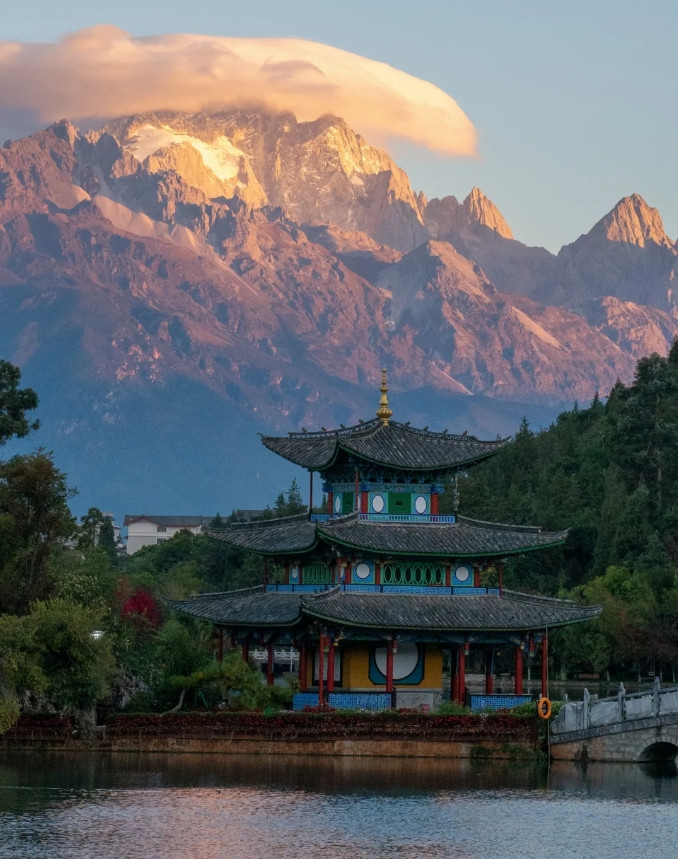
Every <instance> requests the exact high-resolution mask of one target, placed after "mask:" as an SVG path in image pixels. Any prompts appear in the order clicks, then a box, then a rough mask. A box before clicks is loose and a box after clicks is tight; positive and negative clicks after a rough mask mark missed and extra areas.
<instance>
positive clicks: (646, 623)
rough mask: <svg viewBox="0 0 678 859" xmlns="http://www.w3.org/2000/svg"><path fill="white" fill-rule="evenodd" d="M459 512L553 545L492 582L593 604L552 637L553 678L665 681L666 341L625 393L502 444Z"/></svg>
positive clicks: (672, 397) (676, 453) (670, 604)
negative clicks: (598, 675)
mask: <svg viewBox="0 0 678 859" xmlns="http://www.w3.org/2000/svg"><path fill="white" fill-rule="evenodd" d="M459 492H460V499H461V500H460V509H461V511H462V512H463V513H464V515H468V516H473V517H476V518H479V519H488V520H493V521H498V522H512V523H516V524H535V525H540V526H542V527H543V528H544V529H548V530H560V529H564V528H569V529H570V533H569V536H568V539H567V542H566V544H565V545H564V546H563V547H562V548H559V549H553V550H549V551H546V552H535V553H533V554H527V555H524V556H522V557H520V558H517V559H512V560H511V561H508V562H507V564H506V570H505V576H504V585H505V586H506V587H509V588H514V589H517V590H527V591H537V592H540V593H544V594H549V595H554V596H555V595H560V596H571V597H573V598H574V599H576V600H577V601H582V602H587V603H593V604H601V605H604V606H605V610H604V612H603V615H602V616H601V618H600V619H599V620H598V621H596V622H594V623H591V624H586V625H585V626H577V627H574V628H572V629H566V630H564V631H563V632H561V633H559V635H558V640H557V643H556V647H555V648H554V653H555V655H556V659H557V666H556V667H559V668H561V669H562V670H565V669H569V670H573V669H576V668H577V667H580V670H589V671H591V670H592V671H596V672H610V671H611V672H617V673H619V672H628V671H630V670H634V671H636V672H638V674H652V673H655V671H656V672H660V671H661V670H664V671H667V670H668V671H669V672H670V673H671V676H672V677H673V676H675V669H676V666H677V665H678V579H677V574H678V345H677V344H675V343H674V345H673V348H672V349H671V352H670V353H669V355H668V357H667V358H662V357H660V356H659V355H656V354H655V355H651V356H650V357H648V358H645V359H643V360H641V361H640V362H639V363H638V366H637V371H636V376H635V379H634V381H633V383H632V384H631V385H628V386H625V385H622V384H621V383H620V382H618V383H617V384H616V385H615V387H614V388H613V390H612V391H611V393H610V396H609V398H608V399H607V401H606V402H604V403H603V402H602V401H601V400H600V399H599V398H598V397H596V398H595V400H594V401H593V403H592V404H591V405H590V407H589V408H587V409H580V408H577V407H576V406H575V408H574V409H572V410H571V411H569V412H565V413H563V414H561V415H560V416H559V417H558V419H557V421H556V422H555V423H554V424H553V425H552V426H551V427H549V428H548V429H546V430H542V431H540V432H533V431H532V430H531V429H530V428H529V426H528V425H527V423H526V422H525V421H523V423H522V424H521V426H520V428H519V430H518V432H517V433H516V435H515V437H514V439H513V441H512V442H511V443H510V444H509V445H508V446H507V447H506V448H505V449H504V450H502V451H501V452H500V453H499V454H498V455H497V456H495V457H494V458H492V459H491V460H489V461H488V462H486V463H484V464H482V465H481V466H478V467H476V468H475V469H473V470H472V471H470V472H469V473H468V475H466V476H465V477H464V478H463V479H462V480H460V483H459Z"/></svg>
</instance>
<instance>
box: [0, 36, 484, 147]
mask: <svg viewBox="0 0 678 859" xmlns="http://www.w3.org/2000/svg"><path fill="white" fill-rule="evenodd" d="M253 105H261V106H264V107H268V108H271V109H276V110H291V111H293V112H294V113H295V114H296V116H297V118H298V119H300V120H308V119H315V118H317V117H318V116H320V115H321V114H323V113H334V114H337V115H339V116H342V117H343V118H344V119H345V120H346V121H347V122H348V123H349V124H350V125H352V126H353V127H354V128H356V129H357V130H358V131H360V132H361V133H362V134H363V135H364V136H365V137H367V138H368V140H370V141H371V142H377V143H378V142H381V141H387V140H389V139H397V138H400V139H405V140H409V141H411V142H413V143H415V144H418V145H420V146H424V147H427V148H429V149H431V150H434V151H436V152H440V153H442V154H445V155H467V156H473V155H475V151H476V133H475V129H474V127H473V125H472V123H471V122H470V120H469V119H468V117H467V116H466V114H465V113H464V112H463V111H462V109H461V108H460V107H459V105H458V104H457V103H456V102H455V101H454V99H453V98H451V97H450V96H448V95H447V94H446V93H444V92H443V91H442V90H440V89H438V87H436V86H434V85H433V84H431V83H428V82H427V81H424V80H421V79H419V78H415V77H412V76H411V75H408V74H406V73H405V72H402V71H399V70H398V69H394V68H393V67H391V66H388V65H386V64H385V63H379V62H375V61H374V60H369V59H367V58H365V57H360V56H358V55H356V54H351V53H349V52H348V51H342V50H340V49H338V48H333V47H330V46H328V45H322V44H320V43H317V42H307V41H303V40H301V39H235V38H226V37H214V36H198V35H166V36H151V37H146V38H133V37H132V36H130V35H129V34H128V33H126V32H124V31H123V30H120V29H118V28H116V27H111V26H107V25H101V26H98V27H93V28H90V29H87V30H80V31H78V32H76V33H72V34H70V35H68V36H65V37H64V38H63V39H62V40H61V41H59V42H56V43H34V44H19V43H13V42H0V124H2V125H3V126H4V127H5V133H6V130H7V129H8V128H9V129H12V130H21V133H27V132H29V131H32V130H34V128H37V127H39V126H40V125H44V124H46V123H50V122H53V121H55V120H57V119H62V118H66V119H70V120H72V121H74V122H80V123H87V122H88V121H89V122H92V121H93V120H105V119H111V118H113V117H116V116H123V115H128V114H133V113H140V112H143V111H153V110H180V111H191V112H193V111H197V110H203V109H209V108H214V109H225V108H231V107H240V106H253Z"/></svg>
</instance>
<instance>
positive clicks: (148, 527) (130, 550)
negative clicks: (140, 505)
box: [123, 513, 213, 555]
mask: <svg viewBox="0 0 678 859" xmlns="http://www.w3.org/2000/svg"><path fill="white" fill-rule="evenodd" d="M212 518H213V517H211V516H147V515H146V514H145V513H142V514H141V515H139V516H134V515H129V514H128V515H126V516H125V521H124V522H123V524H124V525H125V526H126V528H127V554H128V555H133V554H134V553H135V552H138V551H139V549H141V548H143V547H144V546H157V545H158V543H164V542H165V540H169V539H171V538H172V537H173V536H174V535H175V534H176V533H178V532H179V531H190V532H191V533H192V534H199V533H200V531H201V530H202V526H203V523H204V524H205V525H207V524H209V522H210V521H211V520H212Z"/></svg>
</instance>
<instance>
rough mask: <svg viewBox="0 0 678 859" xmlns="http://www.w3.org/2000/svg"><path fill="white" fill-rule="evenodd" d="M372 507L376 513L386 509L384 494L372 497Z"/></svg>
mask: <svg viewBox="0 0 678 859" xmlns="http://www.w3.org/2000/svg"><path fill="white" fill-rule="evenodd" d="M372 509H373V510H374V512H375V513H381V511H382V510H383V509H384V497H383V495H375V496H374V498H373V499H372Z"/></svg>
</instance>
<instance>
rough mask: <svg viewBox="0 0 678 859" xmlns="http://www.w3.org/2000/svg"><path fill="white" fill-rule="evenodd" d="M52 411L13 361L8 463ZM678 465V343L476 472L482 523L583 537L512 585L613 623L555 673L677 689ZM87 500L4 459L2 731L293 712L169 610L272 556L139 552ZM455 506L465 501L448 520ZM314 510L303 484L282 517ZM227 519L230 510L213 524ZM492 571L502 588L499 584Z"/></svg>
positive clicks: (540, 559) (537, 557)
mask: <svg viewBox="0 0 678 859" xmlns="http://www.w3.org/2000/svg"><path fill="white" fill-rule="evenodd" d="M37 405H38V397H37V395H36V394H35V392H33V391H32V390H31V389H28V388H24V389H22V388H21V387H20V372H19V370H18V369H17V368H16V367H14V366H13V365H11V364H9V363H8V362H6V361H0V455H1V453H2V448H3V446H4V445H6V443H7V442H8V441H10V440H11V439H13V438H21V437H24V436H26V435H29V434H30V432H31V431H32V430H33V429H35V428H36V426H37V421H35V420H33V419H32V418H31V416H30V413H32V412H33V411H34V410H35V409H36V407H37ZM677 452H678V343H674V344H673V346H672V348H671V350H670V352H669V354H668V356H667V357H662V356H659V355H657V354H653V355H651V356H649V357H648V358H644V359H642V360H641V361H640V362H639V363H638V365H637V369H636V374H635V378H634V380H633V382H632V383H631V384H629V385H623V384H622V383H621V382H617V384H616V385H615V386H614V387H613V389H612V390H611V391H610V392H609V395H608V396H607V398H605V399H602V398H599V397H596V398H595V399H594V401H593V402H592V403H591V405H590V406H589V407H588V408H579V407H578V406H577V405H575V407H574V408H573V409H572V410H570V411H567V412H564V413H562V414H561V415H560V416H559V417H558V419H557V420H556V421H555V422H554V423H553V424H552V425H551V426H550V427H548V428H546V429H542V430H539V431H533V430H532V429H531V428H530V427H529V425H528V424H527V422H526V421H523V422H522V423H521V425H520V427H519V428H518V429H517V432H516V434H515V436H514V438H513V439H512V440H511V441H510V443H509V444H507V445H506V447H505V448H503V449H502V450H501V451H500V453H498V454H497V455H496V456H494V457H493V458H491V459H490V460H488V461H486V462H485V463H483V464H481V465H479V466H477V467H475V468H473V469H471V470H469V471H468V473H466V474H464V475H462V476H460V478H459V480H458V487H457V488H458V492H459V496H460V510H461V512H463V514H464V515H466V516H471V517H475V518H479V519H486V520H491V521H496V522H507V523H515V524H533V525H540V526H542V527H543V528H544V529H548V530H561V529H564V528H569V529H570V530H569V536H568V539H567V542H566V544H565V545H564V546H562V547H559V548H556V549H550V550H548V551H544V552H537V553H532V554H527V555H524V556H521V557H518V558H516V559H511V560H508V561H507V562H506V565H505V570H504V579H503V581H504V587H506V588H511V589H513V590H521V591H527V592H537V593H542V594H546V595H551V596H558V597H565V598H570V599H573V600H575V601H577V602H582V603H589V604H599V605H602V606H603V607H604V608H603V612H602V614H601V615H600V617H599V619H597V620H596V621H593V622H591V623H588V624H583V625H577V626H574V627H571V628H565V629H564V630H560V631H558V632H557V633H554V634H553V635H552V640H553V647H552V648H550V651H551V652H550V659H551V676H552V677H555V676H561V677H562V678H563V679H564V678H567V677H568V676H573V675H576V674H578V673H581V672H595V673H598V674H600V675H601V677H608V678H615V679H616V678H634V679H635V678H642V677H647V676H648V675H652V674H661V675H662V676H663V677H664V679H666V680H671V681H675V680H676V668H677V667H678V579H677V574H678V455H677ZM74 494H75V490H74V489H73V488H71V487H70V486H69V483H68V478H67V476H66V475H65V474H63V473H62V472H61V471H60V470H59V468H58V466H57V464H56V462H55V456H54V454H52V453H51V452H48V451H45V450H42V449H38V450H35V451H34V452H32V453H30V454H25V455H19V456H12V457H9V458H7V459H1V458H0V733H2V731H3V730H6V729H7V728H8V727H9V726H10V725H11V724H12V723H13V722H14V721H15V720H16V718H17V717H18V714H19V712H20V710H21V709H22V708H26V709H37V710H49V709H57V710H59V711H62V712H69V713H72V714H76V715H78V717H79V718H80V719H81V720H83V722H86V721H87V720H90V721H92V720H93V719H94V718H95V708H96V707H97V706H98V707H104V708H109V709H120V708H127V709H136V710H156V711H160V712H165V711H168V710H170V709H172V708H176V707H177V706H180V705H181V704H183V705H184V706H188V705H191V704H192V705H199V706H212V705H213V704H215V703H216V702H217V701H223V700H224V699H228V697H229V695H231V694H232V695H235V696H237V700H238V702H239V704H240V705H241V706H257V707H266V706H276V705H280V704H281V703H284V700H286V698H288V697H289V696H290V695H291V692H292V689H291V688H290V689H280V688H279V687H266V686H264V685H263V683H262V682H261V672H260V671H259V670H258V669H256V668H255V667H252V666H249V665H247V664H245V663H244V662H243V661H242V660H241V659H240V657H239V653H235V652H234V653H232V654H229V655H227V657H226V659H225V660H224V662H223V663H216V662H215V660H214V654H215V648H216V643H215V640H214V639H213V637H212V630H211V627H210V626H209V625H208V624H204V623H202V622H200V621H196V620H194V619H190V618H185V617H181V616H177V615H173V614H172V613H171V612H170V611H168V609H167V607H166V603H165V601H166V600H168V599H178V598H182V597H185V596H187V595H189V594H191V593H195V592H200V591H218V590H232V589H237V588H241V587H247V586H250V585H253V584H259V583H261V582H262V581H263V577H264V574H265V573H264V566H263V563H262V561H261V560H260V559H259V558H257V557H256V556H253V555H251V554H248V553H245V552H242V551H240V550H236V549H233V548H230V547H228V546H227V545H225V544H224V543H221V542H219V541H216V540H213V539H211V538H208V537H206V536H195V535H193V534H191V533H189V532H182V533H180V534H178V535H176V536H175V537H173V538H172V539H171V540H169V541H167V542H165V543H162V544H160V545H158V546H152V547H147V548H145V549H142V550H141V551H139V552H137V553H136V554H135V555H133V556H131V557H128V556H126V555H121V554H120V553H119V552H118V551H117V550H116V546H115V543H114V539H113V528H112V523H111V521H110V519H108V518H107V517H105V516H103V515H102V514H101V512H100V511H99V510H98V509H96V508H92V509H90V510H89V511H88V513H87V514H86V515H85V516H83V517H81V518H80V520H79V521H76V520H75V519H74V517H73V516H72V514H71V511H70V508H69V502H70V501H71V500H72V498H73V496H74ZM453 498H454V492H453V491H452V487H450V491H448V492H447V493H446V494H445V496H443V503H442V505H441V507H442V508H443V509H442V510H441V512H445V510H447V511H449V510H451V509H452V507H453V503H454V502H453ZM103 500H104V503H105V499H103ZM303 509H305V508H304V505H303V502H302V498H301V495H300V492H299V489H298V486H297V483H296V481H293V482H292V484H291V485H290V487H289V489H288V490H287V492H280V494H279V495H278V497H277V498H276V499H275V501H274V502H273V504H272V506H271V507H270V508H269V509H267V510H266V511H265V513H264V515H266V516H284V515H290V514H292V513H297V512H300V511H302V510H303ZM232 515H234V516H237V512H236V513H233V514H232ZM221 522H223V520H222V519H221V517H219V515H218V514H217V516H215V519H214V521H213V523H212V525H213V527H219V525H220V523H221ZM269 575H270V576H276V575H277V573H276V571H275V570H269ZM485 575H486V583H487V584H492V583H494V580H493V577H496V575H497V571H496V570H495V569H493V568H490V569H489V570H487V572H486V574H485ZM234 700H235V699H234Z"/></svg>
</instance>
